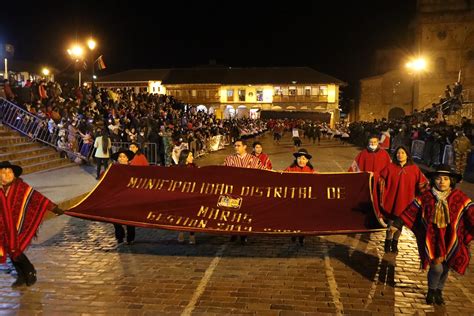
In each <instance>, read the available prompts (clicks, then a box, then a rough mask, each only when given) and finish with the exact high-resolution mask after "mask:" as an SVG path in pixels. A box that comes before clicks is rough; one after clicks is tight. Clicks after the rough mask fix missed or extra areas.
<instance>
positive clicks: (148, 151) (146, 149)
mask: <svg viewBox="0 0 474 316" xmlns="http://www.w3.org/2000/svg"><path fill="white" fill-rule="evenodd" d="M130 144H131V142H112V152H113V153H114V152H116V151H118V150H119V149H120V148H126V149H128V148H129V147H130ZM141 150H142V152H143V154H144V155H145V157H146V159H147V160H148V163H149V164H150V165H157V164H158V163H159V162H160V161H161V159H160V158H159V157H158V146H157V144H156V143H143V144H141Z"/></svg>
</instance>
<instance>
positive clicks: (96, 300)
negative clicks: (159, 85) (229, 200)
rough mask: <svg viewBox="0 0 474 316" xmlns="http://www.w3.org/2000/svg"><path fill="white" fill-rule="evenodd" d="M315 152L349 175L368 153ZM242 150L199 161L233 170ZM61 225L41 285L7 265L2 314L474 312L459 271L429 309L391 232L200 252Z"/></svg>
mask: <svg viewBox="0 0 474 316" xmlns="http://www.w3.org/2000/svg"><path fill="white" fill-rule="evenodd" d="M261 140H262V142H263V144H264V149H265V150H266V152H268V153H269V154H270V157H271V158H272V161H273V163H274V165H275V167H276V169H282V168H284V167H285V166H287V165H288V164H290V163H291V161H292V156H291V153H292V152H293V148H292V146H291V144H290V139H289V138H288V136H287V138H285V139H284V141H283V142H282V144H281V145H280V146H274V145H273V144H272V141H271V139H270V137H269V136H264V137H262V139H261ZM307 148H308V149H309V151H310V152H311V153H312V154H313V156H314V159H313V160H314V164H315V166H316V167H317V169H318V170H319V171H342V170H346V168H347V167H348V166H349V164H350V162H351V161H352V159H353V157H354V156H355V154H356V153H357V151H358V150H357V149H356V148H353V147H351V146H341V145H338V144H337V143H335V142H330V141H323V142H322V144H321V145H320V146H316V145H310V146H307ZM230 151H231V149H230V148H229V149H226V150H224V151H221V152H218V153H214V154H212V155H210V156H207V157H204V158H202V159H198V160H197V163H198V164H199V165H206V164H215V163H219V164H221V163H222V161H223V157H224V156H225V155H226V154H227V153H229V152H230ZM50 222H52V224H51V223H48V225H51V226H54V230H53V231H54V233H51V232H49V231H43V230H42V231H41V233H40V236H39V239H38V240H37V241H36V242H35V243H34V244H33V245H32V246H31V247H30V248H29V249H28V251H27V254H28V256H29V257H30V259H31V260H32V262H33V263H34V264H35V266H36V269H37V270H38V282H37V283H36V284H35V285H34V286H32V287H29V288H26V287H25V288H20V289H12V288H11V287H10V284H11V283H12V282H13V281H14V277H13V276H12V275H10V274H9V268H8V267H3V268H0V269H1V270H0V315H10V314H11V315H16V314H19V315H66V314H67V315H70V314H71V315H88V314H94V315H96V314H109V315H123V314H127V315H225V314H239V315H325V314H327V315H335V314H336V315H337V314H347V315H371V314H373V315H393V314H439V315H443V314H454V315H474V274H473V273H470V272H468V273H467V274H466V275H465V276H463V277H460V276H457V275H455V274H454V273H451V275H450V277H449V280H448V282H447V286H446V289H445V291H444V292H445V297H446V301H447V304H446V306H444V307H433V306H428V305H425V304H424V296H425V293H426V291H427V282H426V272H423V271H421V270H420V269H419V261H418V255H417V250H416V243H415V241H414V237H413V235H412V234H411V233H410V232H408V231H404V233H403V235H402V237H401V242H400V253H399V254H398V256H395V255H394V254H388V255H384V253H383V247H382V243H383V239H384V233H372V234H352V235H334V236H324V237H308V238H307V241H306V244H305V245H304V246H303V247H301V246H298V245H297V244H294V243H292V242H291V241H290V239H289V238H283V237H250V238H249V243H248V244H247V245H245V246H241V245H240V244H239V243H230V242H229V238H228V237H226V236H214V235H205V234H198V235H197V245H189V244H184V245H181V244H178V242H177V240H176V237H177V233H176V232H172V231H163V230H149V229H141V228H138V229H137V238H136V243H135V244H134V245H132V246H129V245H120V246H117V245H116V244H115V240H114V237H113V227H112V225H111V224H104V223H96V222H91V221H84V220H80V219H77V218H70V217H66V216H62V217H60V218H57V219H54V220H51V221H50ZM52 229H53V228H51V230H52ZM47 230H50V228H48V229H47ZM44 236H46V237H44ZM472 267H473V263H472V262H471V265H470V268H471V270H472Z"/></svg>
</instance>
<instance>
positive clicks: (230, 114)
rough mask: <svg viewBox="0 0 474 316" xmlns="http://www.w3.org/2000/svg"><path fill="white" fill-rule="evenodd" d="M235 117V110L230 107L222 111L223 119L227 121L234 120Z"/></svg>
mask: <svg viewBox="0 0 474 316" xmlns="http://www.w3.org/2000/svg"><path fill="white" fill-rule="evenodd" d="M234 116H235V109H234V107H233V106H232V105H228V106H227V107H226V108H225V110H224V119H226V120H229V119H232V118H234Z"/></svg>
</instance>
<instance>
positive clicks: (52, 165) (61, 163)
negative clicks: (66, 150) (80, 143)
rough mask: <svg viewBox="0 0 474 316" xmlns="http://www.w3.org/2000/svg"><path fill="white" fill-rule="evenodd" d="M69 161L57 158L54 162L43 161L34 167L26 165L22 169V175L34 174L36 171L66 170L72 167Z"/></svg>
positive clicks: (72, 164)
mask: <svg viewBox="0 0 474 316" xmlns="http://www.w3.org/2000/svg"><path fill="white" fill-rule="evenodd" d="M74 165H75V164H74V163H71V161H70V160H69V159H64V158H57V159H54V160H49V161H43V162H40V163H37V164H34V165H28V166H25V167H23V174H29V173H34V172H38V171H45V170H52V169H59V168H67V167H72V166H74Z"/></svg>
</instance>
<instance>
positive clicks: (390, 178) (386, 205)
mask: <svg viewBox="0 0 474 316" xmlns="http://www.w3.org/2000/svg"><path fill="white" fill-rule="evenodd" d="M392 161H393V162H392V163H390V164H389V165H388V166H387V167H386V168H384V169H383V170H382V171H381V172H380V180H379V185H380V206H381V209H382V212H384V215H385V216H386V217H387V219H388V224H389V227H388V228H387V234H386V238H385V244H384V250H385V252H394V253H397V252H398V238H399V237H400V234H401V230H399V231H397V232H396V233H395V234H393V233H392V231H391V230H390V225H391V223H392V221H393V218H395V217H398V216H400V214H401V213H402V212H403V211H404V210H405V209H406V207H407V206H408V205H409V204H410V203H411V202H412V201H413V199H414V198H415V195H416V194H417V193H420V192H423V191H424V190H425V189H426V187H427V186H428V180H427V179H426V177H425V176H424V175H423V173H422V172H421V170H420V168H418V166H417V165H415V164H414V162H413V159H412V157H411V154H410V151H409V150H408V149H407V148H406V147H405V146H398V147H397V148H396V149H395V153H394V156H393V158H392Z"/></svg>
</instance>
